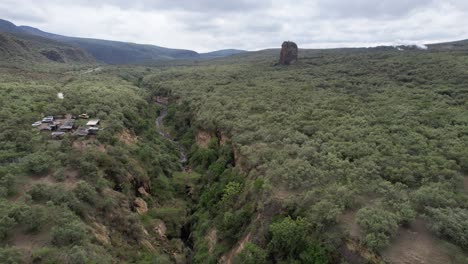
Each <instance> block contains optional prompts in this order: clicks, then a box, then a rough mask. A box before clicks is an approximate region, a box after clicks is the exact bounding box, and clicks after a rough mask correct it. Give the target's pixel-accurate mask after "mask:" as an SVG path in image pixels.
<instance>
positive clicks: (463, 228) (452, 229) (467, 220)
mask: <svg viewBox="0 0 468 264" xmlns="http://www.w3.org/2000/svg"><path fill="white" fill-rule="evenodd" d="M427 218H429V220H430V228H431V230H432V231H434V232H435V233H436V234H437V235H439V236H441V237H448V238H449V239H450V240H452V241H453V242H455V243H456V244H458V245H460V246H461V247H462V248H468V209H465V208H428V209H427Z"/></svg>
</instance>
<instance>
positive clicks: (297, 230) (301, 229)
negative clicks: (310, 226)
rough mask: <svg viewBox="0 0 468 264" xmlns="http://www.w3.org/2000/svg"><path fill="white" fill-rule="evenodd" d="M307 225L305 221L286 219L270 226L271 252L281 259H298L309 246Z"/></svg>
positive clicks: (269, 245) (269, 246)
mask: <svg viewBox="0 0 468 264" xmlns="http://www.w3.org/2000/svg"><path fill="white" fill-rule="evenodd" d="M307 234H308V232H307V224H306V222H305V220H304V219H302V218H297V219H295V220H294V219H292V218H291V217H289V216H288V217H286V218H284V219H283V220H281V221H278V222H275V223H272V224H271V225H270V235H271V240H270V242H269V244H268V248H269V250H270V251H271V252H272V253H273V254H274V255H275V256H276V257H278V258H280V259H297V258H298V257H299V254H300V253H301V252H303V251H304V250H305V249H306V246H307V241H306V239H307Z"/></svg>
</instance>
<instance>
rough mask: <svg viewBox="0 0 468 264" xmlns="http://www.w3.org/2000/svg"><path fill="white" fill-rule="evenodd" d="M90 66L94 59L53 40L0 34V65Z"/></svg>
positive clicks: (80, 50) (17, 34) (24, 35)
mask: <svg viewBox="0 0 468 264" xmlns="http://www.w3.org/2000/svg"><path fill="white" fill-rule="evenodd" d="M50 62H52V63H67V64H91V63H96V61H95V59H94V58H93V57H92V56H91V55H89V54H88V53H86V52H85V51H83V50H82V49H80V48H78V47H75V46H71V45H68V44H65V43H61V42H58V41H55V40H51V39H47V38H43V37H39V36H33V35H28V34H22V33H16V34H13V33H1V32H0V63H1V64H8V65H12V64H23V65H24V64H34V63H50Z"/></svg>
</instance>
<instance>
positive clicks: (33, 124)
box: [32, 121, 42, 127]
mask: <svg viewBox="0 0 468 264" xmlns="http://www.w3.org/2000/svg"><path fill="white" fill-rule="evenodd" d="M41 124H42V122H41V121H37V122H34V123H32V126H33V127H38V126H40V125H41Z"/></svg>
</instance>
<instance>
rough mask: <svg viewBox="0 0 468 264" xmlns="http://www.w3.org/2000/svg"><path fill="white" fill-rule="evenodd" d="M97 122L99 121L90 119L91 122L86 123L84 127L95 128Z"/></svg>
mask: <svg viewBox="0 0 468 264" xmlns="http://www.w3.org/2000/svg"><path fill="white" fill-rule="evenodd" d="M99 122H100V120H99V119H91V120H89V121H88V123H86V125H87V126H89V127H95V126H97V125H99Z"/></svg>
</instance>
